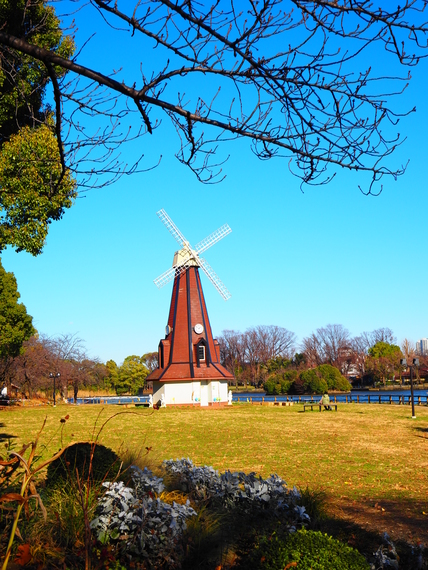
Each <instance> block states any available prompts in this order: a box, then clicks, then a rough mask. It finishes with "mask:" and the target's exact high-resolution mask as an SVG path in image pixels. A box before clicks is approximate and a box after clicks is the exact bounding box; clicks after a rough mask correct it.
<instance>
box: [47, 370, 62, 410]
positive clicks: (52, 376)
mask: <svg viewBox="0 0 428 570" xmlns="http://www.w3.org/2000/svg"><path fill="white" fill-rule="evenodd" d="M60 376H61V374H60V373H59V372H57V373H56V374H52V372H51V373H50V374H49V378H53V384H54V385H53V401H54V407H55V406H56V402H55V378H59V377H60Z"/></svg>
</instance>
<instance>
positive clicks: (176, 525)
mask: <svg viewBox="0 0 428 570" xmlns="http://www.w3.org/2000/svg"><path fill="white" fill-rule="evenodd" d="M131 471H132V481H133V488H131V487H126V486H125V484H124V483H123V482H122V481H120V482H116V483H103V485H104V487H106V488H107V492H106V494H105V496H104V497H102V498H101V499H100V500H99V502H98V506H97V517H96V518H95V519H93V520H92V521H91V529H92V530H93V531H94V532H95V534H96V536H97V539H98V541H99V542H101V544H104V545H107V544H113V545H115V546H116V547H117V548H118V549H119V552H123V554H124V555H126V557H127V558H128V560H131V559H133V558H134V559H140V560H145V559H148V560H150V565H151V566H152V565H153V567H160V566H161V565H162V564H163V563H165V564H166V565H167V567H168V568H174V567H175V566H178V565H179V564H178V558H179V557H180V555H181V554H182V552H181V548H180V547H179V540H180V538H181V536H182V535H183V532H184V530H185V529H186V519H187V518H189V517H191V516H195V515H196V512H195V511H194V510H193V509H192V507H191V506H190V503H189V501H187V502H186V504H184V505H181V504H177V503H176V502H173V504H172V505H170V504H168V503H166V502H164V501H162V500H161V499H160V498H159V497H157V495H159V494H160V493H162V492H163V490H164V484H163V482H162V479H160V478H159V477H155V476H154V475H153V474H152V472H151V471H150V470H148V469H146V468H145V469H144V470H141V469H139V468H138V467H132V468H131Z"/></svg>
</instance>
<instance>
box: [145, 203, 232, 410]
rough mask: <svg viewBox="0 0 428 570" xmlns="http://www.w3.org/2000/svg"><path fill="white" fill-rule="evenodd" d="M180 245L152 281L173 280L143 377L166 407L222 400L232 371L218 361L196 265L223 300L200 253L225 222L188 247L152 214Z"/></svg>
mask: <svg viewBox="0 0 428 570" xmlns="http://www.w3.org/2000/svg"><path fill="white" fill-rule="evenodd" d="M157 215H158V216H159V218H160V220H161V221H162V222H163V223H164V224H165V226H166V227H167V229H168V231H169V232H170V233H171V235H172V236H173V237H174V238H175V239H176V241H178V243H179V244H180V246H181V249H180V250H179V251H176V252H175V255H174V260H173V263H172V267H171V268H170V269H168V270H167V271H166V272H165V273H163V274H162V275H160V276H159V277H158V278H157V279H155V284H156V285H157V287H159V288H161V287H163V286H164V285H166V284H167V283H169V282H170V281H172V280H173V279H174V285H173V288H172V297H171V306H170V310H169V316H168V322H167V325H166V327H165V338H163V339H162V340H161V341H160V343H159V354H158V357H159V365H158V368H157V369H156V370H154V371H153V372H152V373H151V374H150V375H149V376H148V377H147V380H149V381H152V382H153V401H154V402H155V403H157V402H159V401H161V400H162V401H164V402H165V403H166V405H196V406H212V405H224V404H227V391H228V390H227V387H228V381H230V380H233V375H232V374H231V373H230V372H228V371H227V370H226V369H225V368H224V367H223V366H222V365H221V364H220V348H219V344H218V342H217V340H215V339H214V338H213V335H212V331H211V325H210V321H209V318H208V312H207V307H206V305H205V298H204V293H203V291H202V285H201V279H200V275H199V268H200V269H202V271H203V272H204V273H205V275H206V276H207V277H208V279H209V280H210V281H211V282H212V284H213V285H214V287H215V288H216V289H217V291H218V292H219V293H220V295H221V296H222V297H223V298H224V299H225V300H227V299H229V298H230V293H229V291H228V290H227V289H226V287H225V286H224V285H223V283H222V282H221V281H220V279H219V278H218V276H217V275H216V274H215V273H214V271H213V269H212V268H211V267H210V265H209V264H208V263H207V262H206V260H205V259H203V258H202V257H200V254H201V253H203V252H204V251H206V250H207V249H208V248H210V247H212V246H213V245H214V244H215V243H217V242H218V241H220V240H221V239H223V238H224V237H225V236H227V234H229V233H230V232H231V231H232V230H231V229H230V227H229V226H228V225H227V224H225V225H224V226H222V227H221V228H219V229H218V230H217V231H215V232H214V233H212V234H211V235H209V236H208V237H206V238H205V239H204V240H202V241H201V242H199V243H198V244H197V245H196V246H195V248H192V247H191V246H190V244H189V242H188V241H187V240H186V238H185V237H184V236H183V234H182V233H181V232H180V230H179V229H178V228H177V226H176V225H175V224H174V222H173V221H172V220H171V218H170V217H169V216H168V214H167V213H166V212H165V210H159V212H157Z"/></svg>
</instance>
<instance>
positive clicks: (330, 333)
mask: <svg viewBox="0 0 428 570" xmlns="http://www.w3.org/2000/svg"><path fill="white" fill-rule="evenodd" d="M350 341H351V338H350V334H349V331H348V329H346V328H345V327H344V326H343V325H327V326H325V327H321V328H319V329H317V330H316V332H315V333H312V334H311V335H310V336H309V337H307V338H304V339H303V341H302V351H303V352H304V353H305V355H306V359H307V362H309V363H310V364H311V366H318V365H320V364H331V365H332V366H335V367H336V368H338V369H339V370H340V371H342V373H345V372H346V368H347V366H349V359H350V353H351V347H350Z"/></svg>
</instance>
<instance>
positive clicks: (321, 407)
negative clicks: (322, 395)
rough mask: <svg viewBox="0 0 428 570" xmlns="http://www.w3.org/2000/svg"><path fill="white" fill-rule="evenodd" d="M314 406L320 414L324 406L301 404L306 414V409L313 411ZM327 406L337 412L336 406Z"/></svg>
mask: <svg viewBox="0 0 428 570" xmlns="http://www.w3.org/2000/svg"><path fill="white" fill-rule="evenodd" d="M314 406H315V407H317V406H318V408H319V410H320V412H322V410H323V408H324V405H323V404H318V403H316V404H303V411H304V412H306V408H311V411H313V409H314ZM329 406H330V408H334V409H335V411H336V412H337V404H332V403H330V404H329Z"/></svg>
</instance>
